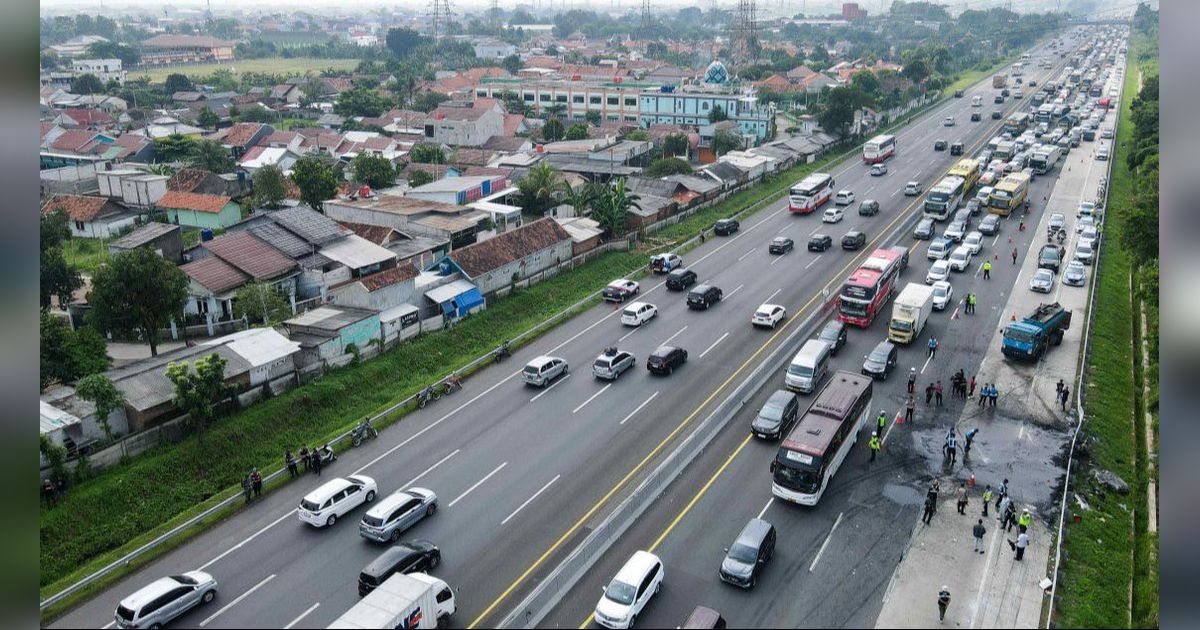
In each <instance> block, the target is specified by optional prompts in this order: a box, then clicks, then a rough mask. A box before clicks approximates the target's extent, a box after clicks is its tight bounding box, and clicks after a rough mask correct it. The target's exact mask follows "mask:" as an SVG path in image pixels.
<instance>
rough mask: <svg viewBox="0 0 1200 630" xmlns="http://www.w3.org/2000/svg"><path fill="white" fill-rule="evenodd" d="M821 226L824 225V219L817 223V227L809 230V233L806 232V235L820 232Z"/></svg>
mask: <svg viewBox="0 0 1200 630" xmlns="http://www.w3.org/2000/svg"><path fill="white" fill-rule="evenodd" d="M823 227H825V222H824V221H822V222H820V223H818V224H817V227H815V228H813V231H811V232H809V233H808V235H809V236H812V235H813V234H816V233H817V232H820V231H821V228H823Z"/></svg>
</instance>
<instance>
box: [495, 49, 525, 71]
mask: <svg viewBox="0 0 1200 630" xmlns="http://www.w3.org/2000/svg"><path fill="white" fill-rule="evenodd" d="M521 65H522V64H521V56H520V55H517V54H515V53H514V54H511V55H509V56H507V57H505V58H504V59H503V60H502V61H501V62H500V66H501V67H502V68H504V69H505V70H507V71H508V73H509V74H516V73H518V72H520V71H521Z"/></svg>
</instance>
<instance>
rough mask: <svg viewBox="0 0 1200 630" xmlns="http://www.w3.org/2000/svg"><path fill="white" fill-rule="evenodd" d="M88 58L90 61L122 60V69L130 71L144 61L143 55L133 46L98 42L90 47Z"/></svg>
mask: <svg viewBox="0 0 1200 630" xmlns="http://www.w3.org/2000/svg"><path fill="white" fill-rule="evenodd" d="M87 57H88V58H89V59H120V60H121V67H122V68H125V69H129V68H132V67H133V66H136V65H137V64H138V62H139V61H141V60H142V53H140V52H138V49H136V48H134V47H133V46H127V45H125V44H121V43H118V42H96V43H94V44H92V45H90V46H88V51H87Z"/></svg>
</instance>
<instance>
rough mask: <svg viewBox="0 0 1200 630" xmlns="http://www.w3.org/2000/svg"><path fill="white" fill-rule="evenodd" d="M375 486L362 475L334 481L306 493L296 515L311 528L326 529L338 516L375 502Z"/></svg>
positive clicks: (369, 479) (372, 481) (373, 481)
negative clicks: (364, 504)
mask: <svg viewBox="0 0 1200 630" xmlns="http://www.w3.org/2000/svg"><path fill="white" fill-rule="evenodd" d="M377 490H378V487H377V486H376V485H375V480H374V479H372V478H370V477H367V476H364V475H350V476H349V477H346V478H345V479H342V478H340V477H339V478H337V479H333V480H331V481H327V482H326V483H325V484H324V485H322V486H321V487H319V488H317V489H316V490H313V491H312V492H310V493H308V496H306V497H304V498H303V499H301V501H300V508H299V509H298V510H296V513H297V514H298V515H299V516H300V521H301V522H303V523H308V524H309V525H312V526H314V527H327V526H329V525H333V524H334V523H335V522H337V519H338V517H339V516H342V515H343V514H345V513H347V512H349V511H350V510H353V509H354V508H356V507H358V506H360V505H362V504H363V503H370V502H372V501H374V500H375V493H376V491H377Z"/></svg>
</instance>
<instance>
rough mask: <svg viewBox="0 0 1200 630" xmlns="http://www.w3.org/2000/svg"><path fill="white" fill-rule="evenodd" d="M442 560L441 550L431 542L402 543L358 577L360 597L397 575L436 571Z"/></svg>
mask: <svg viewBox="0 0 1200 630" xmlns="http://www.w3.org/2000/svg"><path fill="white" fill-rule="evenodd" d="M441 560H442V552H441V550H439V549H438V548H437V545H435V544H433V543H431V542H428V541H425V540H414V541H411V542H403V543H400V544H399V545H396V546H394V547H392V548H390V549H388V550H387V551H384V552H383V553H381V554H379V557H378V558H376V559H375V560H374V561H373V562H371V564H368V565H367V568H365V569H363V570H362V573H360V574H359V575H358V596H359V597H362V596H364V595H366V594H367V593H370V592H371V591H373V590H375V588H376V587H377V586H379V585H380V584H383V582H384V581H385V580H387V579H388V578H390V577H392V576H393V575H395V574H397V573H418V572H420V573H424V572H426V571H430V570H432V569H435V568H437V565H438V563H439V562H441Z"/></svg>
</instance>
